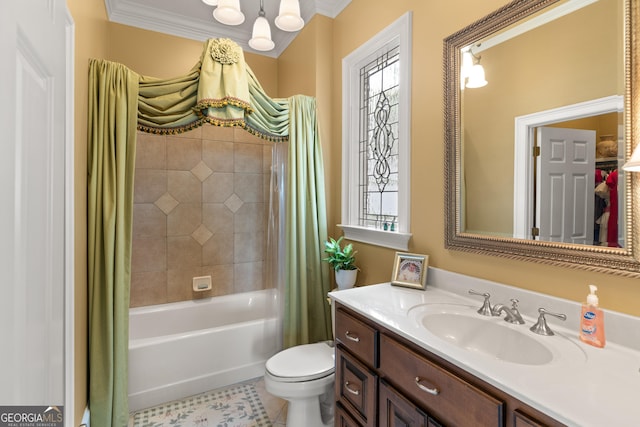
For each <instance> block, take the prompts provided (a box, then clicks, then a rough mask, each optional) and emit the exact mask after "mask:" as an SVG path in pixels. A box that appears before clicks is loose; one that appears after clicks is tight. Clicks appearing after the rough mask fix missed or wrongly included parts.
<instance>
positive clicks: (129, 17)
mask: <svg viewBox="0 0 640 427" xmlns="http://www.w3.org/2000/svg"><path fill="white" fill-rule="evenodd" d="M104 3H105V6H106V8H107V15H108V17H109V20H110V21H112V22H117V23H119V24H125V25H130V26H133V27H138V28H143V29H145V30H151V31H157V32H160V33H165V34H170V35H174V36H178V37H184V38H188V39H193V40H199V41H205V40H207V39H210V38H218V37H227V38H230V39H232V40H234V41H235V42H236V43H238V44H239V45H240V46H241V47H242V48H243V49H244V50H245V51H247V52H252V53H257V54H260V55H265V56H269V57H273V58H277V57H278V56H280V54H281V53H282V52H283V51H284V49H285V48H286V47H287V46H288V45H289V43H291V42H292V41H293V39H295V37H296V36H297V35H298V33H297V32H295V33H289V32H286V31H282V30H280V29H279V28H277V27H276V26H275V24H274V23H273V21H274V19H275V17H276V16H277V15H278V9H279V7H280V0H264V10H265V14H266V18H267V19H268V20H269V23H270V24H271V38H272V39H273V41H274V43H275V44H276V47H275V48H274V49H273V50H272V51H269V52H258V51H255V50H253V49H251V48H250V47H249V45H248V43H247V42H248V41H249V39H250V38H251V31H252V29H253V22H254V21H255V19H256V18H257V17H258V12H259V10H260V0H240V8H241V10H242V13H244V16H245V21H244V23H243V24H241V25H238V26H229V25H224V24H220V23H219V22H218V21H216V20H215V19H214V18H213V9H214V7H213V6H207V5H206V4H204V3H203V2H202V0H104ZM349 3H351V0H300V15H301V16H302V19H304V22H305V24H306V23H307V22H309V20H311V18H313V16H314V15H315V14H321V15H325V16H328V17H330V18H335V17H336V16H337V15H338V14H339V13H340V12H341V11H342V9H344V8H345V7H346V6H347V5H348V4H349Z"/></svg>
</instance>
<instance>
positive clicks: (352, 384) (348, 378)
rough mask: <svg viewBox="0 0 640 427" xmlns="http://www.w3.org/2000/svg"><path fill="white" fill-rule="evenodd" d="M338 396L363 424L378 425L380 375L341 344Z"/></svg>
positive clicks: (337, 383) (337, 373) (337, 360)
mask: <svg viewBox="0 0 640 427" xmlns="http://www.w3.org/2000/svg"><path fill="white" fill-rule="evenodd" d="M335 387H336V388H335V391H336V398H337V400H338V401H339V402H340V403H341V404H342V405H343V406H344V407H345V408H346V409H347V411H348V412H349V413H350V414H351V415H352V416H353V418H354V419H356V420H358V422H360V423H361V424H362V425H363V426H371V427H373V426H375V425H376V413H377V411H376V396H377V394H378V377H377V375H375V374H374V373H373V372H371V371H370V370H369V369H368V368H367V367H366V366H365V365H363V364H362V363H360V362H359V361H358V359H356V358H355V357H353V356H351V354H349V353H348V352H347V351H346V350H345V349H344V347H342V345H341V344H338V345H337V346H336V386H335Z"/></svg>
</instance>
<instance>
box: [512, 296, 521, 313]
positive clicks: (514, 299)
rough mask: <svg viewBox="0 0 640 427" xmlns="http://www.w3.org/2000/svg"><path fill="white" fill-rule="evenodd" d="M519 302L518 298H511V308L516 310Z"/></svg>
mask: <svg viewBox="0 0 640 427" xmlns="http://www.w3.org/2000/svg"><path fill="white" fill-rule="evenodd" d="M519 302H520V300H518V299H516V298H511V309H512V310H517V309H518V303H519Z"/></svg>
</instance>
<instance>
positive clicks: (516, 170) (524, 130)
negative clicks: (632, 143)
mask: <svg viewBox="0 0 640 427" xmlns="http://www.w3.org/2000/svg"><path fill="white" fill-rule="evenodd" d="M623 111H624V97H623V96H622V95H612V96H606V97H604V98H598V99H593V100H590V101H585V102H579V103H577V104H572V105H566V106H563V107H558V108H552V109H550V110H545V111H539V112H536V113H532V114H527V115H524V116H518V117H516V118H515V139H514V144H515V146H514V163H513V177H514V182H513V237H515V238H516V239H529V238H530V236H531V228H532V227H533V226H534V223H533V209H534V208H535V200H534V199H533V188H534V185H535V181H534V178H533V176H534V174H533V171H534V167H533V156H532V153H533V147H534V144H535V138H534V133H535V128H536V127H539V126H546V125H549V124H552V123H557V122H563V121H567V120H575V119H581V118H584V117H589V116H595V115H599V114H606V113H615V112H618V113H621V112H623ZM519 165H520V166H519Z"/></svg>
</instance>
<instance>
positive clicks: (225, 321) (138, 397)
mask: <svg viewBox="0 0 640 427" xmlns="http://www.w3.org/2000/svg"><path fill="white" fill-rule="evenodd" d="M276 302H277V301H276V291H275V290H273V289H268V290H262V291H255V292H245V293H240V294H234V295H226V296H222V297H215V298H208V299H203V300H194V301H183V302H178V303H171V304H162V305H155V306H148V307H137V308H132V309H130V310H129V410H130V411H131V412H133V411H137V410H139V409H143V408H148V407H151V406H155V405H158V404H161V403H164V402H169V401H171V400H176V399H180V398H183V397H187V396H191V395H194V394H198V393H202V392H205V391H207V390H211V389H215V388H218V387H224V386H226V385H229V384H234V383H237V382H241V381H245V380H248V379H251V378H256V377H260V376H262V375H263V374H264V364H265V362H266V360H267V359H268V358H269V357H271V356H272V355H273V354H275V353H276V352H277V351H278V346H279V342H280V340H279V336H278V329H279V327H278V322H277V317H276V311H277V309H276V307H277V305H276Z"/></svg>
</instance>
